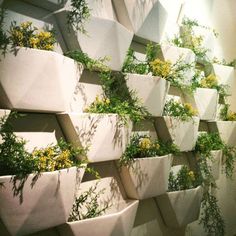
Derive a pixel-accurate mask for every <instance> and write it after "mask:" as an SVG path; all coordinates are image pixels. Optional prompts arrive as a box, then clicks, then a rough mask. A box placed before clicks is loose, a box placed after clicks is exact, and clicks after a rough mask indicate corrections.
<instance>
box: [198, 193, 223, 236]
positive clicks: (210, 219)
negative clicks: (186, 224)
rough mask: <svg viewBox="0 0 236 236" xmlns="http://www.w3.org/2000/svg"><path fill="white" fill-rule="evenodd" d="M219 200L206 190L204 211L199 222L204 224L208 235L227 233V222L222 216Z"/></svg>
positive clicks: (217, 235)
mask: <svg viewBox="0 0 236 236" xmlns="http://www.w3.org/2000/svg"><path fill="white" fill-rule="evenodd" d="M217 203H218V200H217V199H216V197H215V196H213V195H212V194H211V193H209V192H208V191H206V192H205V193H204V195H203V201H202V213H201V218H200V221H199V223H200V224H203V227H204V229H205V232H206V233H207V235H215V236H223V235H225V223H224V220H223V219H222V216H221V211H220V208H219V206H218V204H217Z"/></svg>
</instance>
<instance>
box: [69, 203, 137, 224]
mask: <svg viewBox="0 0 236 236" xmlns="http://www.w3.org/2000/svg"><path fill="white" fill-rule="evenodd" d="M125 203H126V204H127V205H126V206H125V207H124V209H122V210H120V211H117V212H115V213H109V214H105V215H102V216H97V217H94V218H89V219H84V220H77V221H72V222H66V223H65V224H67V225H74V224H78V223H82V222H89V221H93V220H94V219H98V218H99V219H106V218H108V217H111V216H116V215H121V214H122V213H123V212H125V211H126V210H127V209H129V208H131V207H132V206H134V205H136V204H138V203H139V200H128V201H126V202H125Z"/></svg>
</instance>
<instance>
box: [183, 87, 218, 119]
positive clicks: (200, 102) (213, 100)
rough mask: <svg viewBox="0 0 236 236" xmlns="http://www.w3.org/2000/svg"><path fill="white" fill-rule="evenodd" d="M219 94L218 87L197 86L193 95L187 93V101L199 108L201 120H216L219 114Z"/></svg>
mask: <svg viewBox="0 0 236 236" xmlns="http://www.w3.org/2000/svg"><path fill="white" fill-rule="evenodd" d="M218 99H219V95H218V92H217V90H216V89H208V88H197V89H196V91H195V92H194V94H193V96H191V95H189V94H185V102H188V103H190V104H191V105H192V106H193V107H194V108H195V109H197V110H198V115H199V117H200V119H201V120H214V119H215V118H216V114H217V104H218Z"/></svg>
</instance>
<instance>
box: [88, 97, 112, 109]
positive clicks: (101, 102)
mask: <svg viewBox="0 0 236 236" xmlns="http://www.w3.org/2000/svg"><path fill="white" fill-rule="evenodd" d="M109 105H110V99H109V98H105V97H103V98H100V97H99V96H96V98H95V101H94V102H93V103H92V104H91V105H90V106H89V107H87V108H85V109H84V112H92V111H93V110H94V109H96V108H97V107H100V106H101V107H103V106H109Z"/></svg>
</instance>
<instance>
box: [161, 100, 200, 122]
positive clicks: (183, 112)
mask: <svg viewBox="0 0 236 236" xmlns="http://www.w3.org/2000/svg"><path fill="white" fill-rule="evenodd" d="M197 113H198V112H197V110H195V109H194V108H193V107H192V106H191V104H189V103H183V104H182V103H180V102H177V101H174V99H170V100H169V101H167V102H166V104H165V107H164V112H163V115H164V116H173V117H177V118H179V119H180V120H182V121H188V120H189V119H191V118H192V117H193V116H196V115H197Z"/></svg>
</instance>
